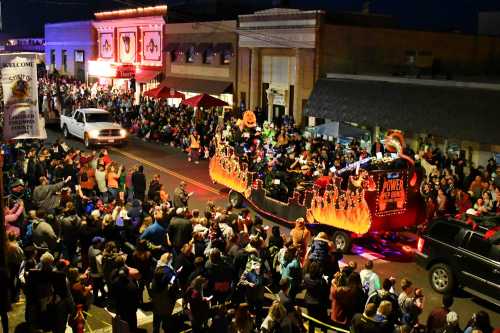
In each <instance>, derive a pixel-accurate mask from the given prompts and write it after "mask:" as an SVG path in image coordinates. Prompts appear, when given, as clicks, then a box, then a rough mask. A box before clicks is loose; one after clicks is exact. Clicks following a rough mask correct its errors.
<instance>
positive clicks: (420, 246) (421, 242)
mask: <svg viewBox="0 0 500 333" xmlns="http://www.w3.org/2000/svg"><path fill="white" fill-rule="evenodd" d="M424 244H425V239H423V238H422V237H419V238H418V244H417V250H418V252H422V251H423V250H424Z"/></svg>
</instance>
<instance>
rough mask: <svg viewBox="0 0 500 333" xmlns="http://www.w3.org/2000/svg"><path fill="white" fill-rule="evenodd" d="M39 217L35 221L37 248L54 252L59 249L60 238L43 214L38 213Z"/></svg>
mask: <svg viewBox="0 0 500 333" xmlns="http://www.w3.org/2000/svg"><path fill="white" fill-rule="evenodd" d="M37 215H38V217H37V218H36V219H34V220H33V223H32V230H33V243H34V244H35V246H36V247H39V248H45V249H48V250H49V251H51V252H52V251H54V250H55V249H56V247H57V242H58V237H57V235H56V233H55V232H54V229H53V228H52V226H51V225H50V224H49V223H47V222H46V221H45V220H44V219H43V217H42V216H44V213H43V212H39V213H37Z"/></svg>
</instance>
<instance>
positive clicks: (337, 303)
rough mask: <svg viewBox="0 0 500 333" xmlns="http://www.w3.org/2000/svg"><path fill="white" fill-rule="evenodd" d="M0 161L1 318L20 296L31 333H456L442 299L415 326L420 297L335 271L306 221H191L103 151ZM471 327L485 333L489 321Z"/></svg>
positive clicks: (153, 181) (15, 148)
mask: <svg viewBox="0 0 500 333" xmlns="http://www.w3.org/2000/svg"><path fill="white" fill-rule="evenodd" d="M3 150H4V154H5V166H4V172H5V176H6V177H5V179H6V183H5V187H6V193H8V195H9V197H8V200H7V205H6V207H5V216H6V219H5V221H6V229H7V239H8V243H7V260H8V271H7V272H4V273H5V274H4V280H5V281H6V283H5V284H3V285H5V286H8V288H3V289H5V290H4V292H5V293H6V295H5V296H6V297H7V296H8V297H9V298H8V301H6V300H5V299H4V302H3V303H2V307H0V310H2V314H3V315H6V312H7V311H8V309H9V306H10V303H11V302H15V301H16V300H18V299H19V297H20V295H21V291H22V294H23V295H24V297H25V300H26V303H25V319H26V323H27V325H28V327H29V328H33V329H44V330H52V331H54V332H63V331H64V330H65V328H66V325H67V324H68V325H70V326H71V327H72V328H73V330H74V331H77V330H78V325H79V321H78V319H79V318H84V317H85V316H86V313H87V312H88V311H89V309H90V307H91V306H101V307H106V308H107V309H108V310H109V311H111V312H114V313H116V314H118V315H119V316H120V318H121V319H122V320H124V321H125V322H126V323H127V324H128V326H129V327H130V330H131V331H138V330H139V329H138V328H137V317H136V312H137V310H138V309H139V308H144V307H146V306H147V303H150V305H151V306H152V311H153V316H154V323H153V327H154V328H153V331H154V332H159V330H160V328H163V330H164V331H165V332H177V331H181V330H182V329H185V324H184V322H185V321H187V322H189V325H190V326H191V328H192V330H193V332H304V331H305V330H306V328H305V322H304V319H303V316H302V311H303V309H304V308H305V309H307V313H308V314H309V315H310V316H312V317H313V318H315V319H317V320H319V321H321V322H325V323H327V324H329V325H334V326H335V327H341V328H344V329H350V330H351V331H352V332H391V331H393V330H396V331H397V332H410V331H411V330H413V331H418V332H427V331H425V328H424V327H425V326H427V327H432V330H428V332H461V331H460V330H459V328H458V327H457V323H458V315H457V314H456V313H455V312H453V311H452V310H450V307H451V306H452V305H451V300H450V298H449V297H447V298H445V299H444V300H443V307H442V308H439V309H436V310H435V311H433V312H432V313H431V316H430V317H429V318H428V319H427V320H424V318H421V316H420V314H421V313H422V310H423V308H424V306H425V296H424V294H423V290H422V289H420V288H414V287H413V284H412V283H411V282H410V281H409V280H407V279H402V280H401V281H395V280H394V279H392V278H390V277H387V278H384V279H381V278H380V277H379V276H378V275H377V274H376V273H375V271H374V267H373V262H368V263H367V264H366V266H365V267H364V268H363V269H362V270H358V268H357V267H356V264H355V263H354V262H349V263H348V264H347V265H343V264H341V263H342V261H341V259H342V254H341V253H338V252H337V251H336V250H335V246H334V244H333V242H332V241H331V240H330V239H329V237H328V235H327V234H325V233H319V234H318V235H316V236H313V235H312V234H311V232H310V231H309V230H308V229H307V228H306V226H305V224H304V221H303V219H299V220H298V221H297V223H296V226H295V227H294V228H293V229H292V230H291V231H290V233H289V234H287V233H285V234H283V233H282V232H281V231H280V229H279V227H273V228H272V230H268V228H267V227H265V226H264V225H263V221H262V219H261V218H260V217H258V216H256V217H252V216H251V214H250V213H249V211H247V210H242V211H236V210H234V209H233V208H231V207H217V206H216V205H214V204H213V203H212V202H208V203H207V205H206V208H205V209H204V210H202V211H200V210H196V209H190V205H189V200H190V197H191V195H192V194H191V193H188V192H187V190H186V184H185V183H181V184H179V186H178V187H177V188H175V189H174V190H173V191H171V190H172V189H165V187H164V186H163V185H162V183H161V177H160V176H159V175H151V177H148V178H149V179H150V181H149V182H148V181H147V178H146V175H145V174H144V168H143V167H142V166H140V165H139V166H134V167H132V168H125V167H123V166H121V165H119V164H118V163H117V162H115V161H113V160H112V159H111V157H110V156H109V155H108V153H107V151H106V150H105V149H103V150H101V151H99V152H89V151H80V150H77V149H72V148H71V147H69V146H68V145H67V144H66V143H64V142H55V143H53V144H51V145H46V146H44V145H39V144H35V143H34V144H32V145H27V144H21V143H17V144H5V145H3ZM148 183H149V185H148ZM341 266H343V267H341ZM381 280H382V282H381ZM399 288H400V289H399ZM397 289H399V295H397ZM179 300H181V301H179ZM149 301H150V302H149ZM327 304H330V305H329V306H328V305H327ZM80 310H83V312H79V311H80ZM4 325H8V322H7V320H6V319H5V322H4ZM315 325H317V326H320V328H325V327H324V326H322V324H317V323H315V322H314V321H309V322H308V326H309V332H313V329H314V326H315ZM468 326H470V327H471V328H467V330H466V331H465V332H467V333H469V332H486V333H488V332H492V331H493V329H492V328H491V326H490V324H489V318H488V315H487V314H486V313H484V312H478V313H477V314H476V315H475V317H474V320H473V321H471V323H470V324H469V325H468ZM4 329H5V326H4ZM443 329H446V330H443ZM474 330H475V331H474Z"/></svg>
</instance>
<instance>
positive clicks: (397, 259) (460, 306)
mask: <svg viewBox="0 0 500 333" xmlns="http://www.w3.org/2000/svg"><path fill="white" fill-rule="evenodd" d="M47 133H48V136H49V141H53V140H55V139H56V138H59V137H62V133H61V132H60V131H58V130H54V129H49V130H48V131H47ZM66 142H67V143H68V144H69V145H70V146H72V147H77V148H80V149H84V146H83V144H82V143H81V142H80V141H78V140H76V139H68V140H66ZM96 149H98V148H96ZM108 151H109V153H110V156H111V158H112V159H113V160H114V161H116V162H118V163H121V164H123V165H124V166H125V167H126V168H130V167H132V166H133V165H136V164H142V165H144V169H145V174H146V176H147V182H148V184H149V180H150V178H151V176H152V175H153V174H160V176H161V180H160V181H161V183H162V184H164V185H165V187H166V189H168V191H169V193H170V194H171V195H172V194H173V190H174V188H175V187H176V186H177V185H178V184H179V182H180V181H181V180H183V181H185V182H186V183H187V190H188V191H189V192H194V193H195V194H194V195H193V197H192V198H191V199H190V201H189V207H190V208H197V209H200V210H202V211H203V210H204V208H205V206H206V203H207V201H209V200H210V201H213V202H214V203H215V204H216V205H226V204H227V189H224V188H223V187H222V186H220V185H217V184H213V183H212V181H211V180H210V178H209V175H208V163H207V162H206V161H202V162H200V164H194V163H190V162H188V161H187V155H186V154H185V153H183V152H182V151H180V149H177V148H173V147H170V146H165V145H163V144H159V143H151V142H144V141H142V140H140V139H138V138H136V137H130V140H129V142H128V144H127V145H126V146H123V147H109V149H108ZM265 223H266V224H267V225H274V223H273V222H271V221H265ZM281 228H282V232H284V233H288V230H287V229H286V228H285V227H283V226H282V227H281ZM360 244H361V245H355V247H354V250H353V252H354V253H355V254H350V255H345V256H344V259H343V263H341V264H346V263H347V262H349V261H354V262H356V263H357V265H358V269H361V268H362V267H363V265H364V264H365V263H366V262H367V261H368V260H373V261H374V266H375V267H374V270H375V271H376V272H377V273H378V274H379V276H380V278H381V279H383V278H384V277H390V276H393V277H395V278H396V279H397V280H398V281H399V280H400V279H401V278H403V277H406V278H409V279H410V280H411V281H412V282H413V283H414V285H415V286H416V287H422V288H423V289H424V295H425V307H424V312H423V314H422V315H421V318H422V319H426V318H427V316H428V314H429V313H430V311H431V310H432V309H433V308H435V307H438V306H440V304H441V295H440V294H437V293H436V292H434V291H433V290H432V288H431V286H430V284H429V280H428V274H427V272H426V271H425V270H423V269H421V268H420V267H418V266H417V265H416V264H415V263H414V262H413V260H412V256H411V254H405V255H403V256H402V255H400V254H398V255H394V256H392V255H391V254H385V255H381V254H380V253H377V252H375V251H374V250H372V249H373V247H372V246H370V242H362V243H360ZM402 258H405V259H403V260H402ZM398 291H399V288H398ZM326 306H330V305H326ZM452 309H453V310H454V311H456V312H457V313H458V314H459V316H460V323H461V325H462V327H463V326H464V325H465V324H466V323H467V321H468V320H469V319H470V318H471V316H472V314H473V313H474V312H477V311H479V310H484V311H486V312H488V313H489V315H490V318H491V322H492V325H493V326H494V327H500V309H499V308H498V307H495V306H494V305H492V304H489V303H487V302H484V301H481V300H479V299H476V298H473V297H471V296H470V295H468V294H466V293H465V292H460V291H459V292H457V293H456V295H455V303H454V305H453V306H452ZM23 310H24V306H23V304H17V305H16V306H15V307H14V311H13V312H12V313H11V314H10V317H11V320H12V321H13V323H12V324H13V325H11V327H12V329H13V328H14V327H15V324H16V323H19V322H21V321H22V318H23V317H24V311H23ZM90 314H91V316H89V317H88V324H89V325H90V327H91V328H92V330H93V331H94V332H111V327H110V326H109V323H110V322H111V315H110V314H109V313H108V312H107V311H105V310H104V309H101V308H98V307H95V306H94V307H92V310H91V311H90ZM138 318H139V323H140V324H141V323H142V324H143V326H142V327H144V328H147V329H148V331H151V329H152V326H151V323H152V320H153V319H152V314H151V312H148V311H142V310H139V312H138Z"/></svg>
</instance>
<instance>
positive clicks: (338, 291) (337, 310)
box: [330, 272, 356, 327]
mask: <svg viewBox="0 0 500 333" xmlns="http://www.w3.org/2000/svg"><path fill="white" fill-rule="evenodd" d="M355 296H356V295H355V292H354V290H352V289H351V288H350V287H348V286H347V285H345V281H344V279H343V278H342V274H341V273H340V272H337V273H336V274H335V275H334V277H333V279H332V285H331V288H330V299H331V300H332V312H331V319H332V320H333V321H334V322H335V323H337V324H338V325H341V326H343V327H348V326H349V324H350V321H351V319H352V316H353V315H354V309H355V306H356V299H355Z"/></svg>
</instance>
